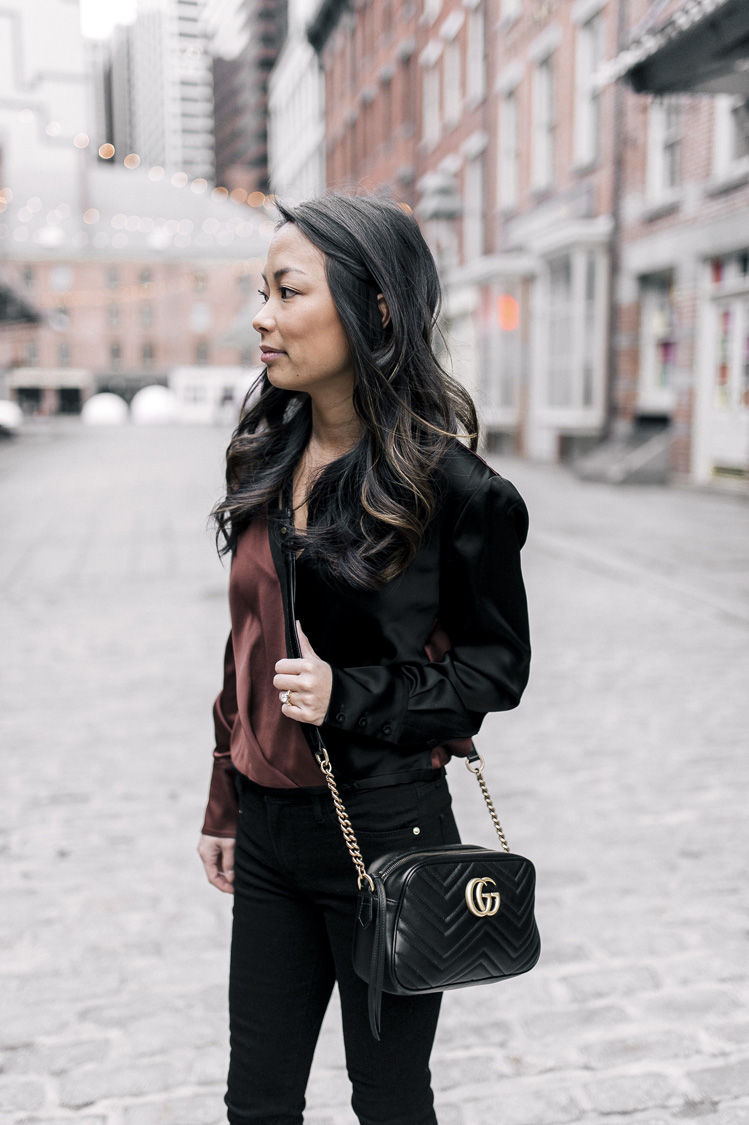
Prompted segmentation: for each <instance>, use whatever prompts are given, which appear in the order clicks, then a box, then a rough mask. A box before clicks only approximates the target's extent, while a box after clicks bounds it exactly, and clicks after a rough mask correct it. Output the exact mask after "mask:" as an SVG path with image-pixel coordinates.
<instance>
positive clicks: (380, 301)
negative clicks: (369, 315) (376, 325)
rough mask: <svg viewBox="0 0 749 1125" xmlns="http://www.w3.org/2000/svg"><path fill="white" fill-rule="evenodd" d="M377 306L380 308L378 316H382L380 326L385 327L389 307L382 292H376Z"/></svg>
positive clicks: (387, 320) (387, 322)
mask: <svg viewBox="0 0 749 1125" xmlns="http://www.w3.org/2000/svg"><path fill="white" fill-rule="evenodd" d="M377 308H378V309H379V310H380V316H381V317H382V327H383V328H387V326H388V324H390V309H389V308H388V303H387V301H386V300H385V298H384V297H383V295H382V293H378V294H377Z"/></svg>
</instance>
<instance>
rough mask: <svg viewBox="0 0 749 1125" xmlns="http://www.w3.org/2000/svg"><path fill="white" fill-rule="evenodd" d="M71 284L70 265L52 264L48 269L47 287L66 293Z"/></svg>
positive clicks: (71, 273) (71, 272)
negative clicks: (52, 266) (51, 267)
mask: <svg viewBox="0 0 749 1125" xmlns="http://www.w3.org/2000/svg"><path fill="white" fill-rule="evenodd" d="M72 285H73V271H72V269H71V268H70V266H54V268H53V269H51V270H50V271H49V287H50V289H54V291H55V292H56V293H67V291H68V290H69V289H71V288H72Z"/></svg>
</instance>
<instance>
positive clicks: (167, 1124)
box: [0, 426, 749, 1125]
mask: <svg viewBox="0 0 749 1125" xmlns="http://www.w3.org/2000/svg"><path fill="white" fill-rule="evenodd" d="M227 438H228V435H227V434H224V433H223V432H220V431H217V430H213V429H209V428H206V429H201V428H194V429H193V428H187V427H185V428H182V429H176V428H175V429H164V430H162V429H136V428H125V429H122V430H113V431H106V430H102V431H99V432H97V431H93V430H92V431H87V430H78V429H76V428H75V427H74V426H67V427H64V428H60V429H57V428H55V427H52V428H50V429H49V430H48V431H43V432H39V433H35V434H33V435H32V436H30V437H28V438H26V437H25V438H22V439H21V440H19V441H16V442H13V443H9V442H5V443H1V444H0V519H1V520H2V527H3V535H2V541H1V542H0V605H1V612H2V626H1V635H2V638H3V643H2V645H1V646H0V737H1V738H2V745H3V756H2V762H3V784H2V786H1V787H0V825H2V828H0V848H1V849H2V853H3V859H4V863H3V867H2V870H3V876H2V878H3V882H2V888H1V889H0V996H2V1000H1V1001H0V1006H1V1007H2V1018H0V1125H3V1123H7V1125H11V1123H12V1125H17V1123H21V1122H24V1123H29V1125H31V1123H32V1122H33V1123H34V1125H53V1123H54V1125H62V1123H63V1122H70V1121H76V1122H85V1123H87V1125H214V1123H215V1125H217V1123H218V1122H220V1121H222V1120H223V1119H224V1118H223V1110H222V1102H221V1098H222V1094H223V1078H224V1074H225V1070H226V1060H227V1046H226V1004H225V993H226V976H227V961H228V935H229V924H230V906H231V903H230V900H229V899H228V898H227V897H224V896H221V895H219V894H218V893H217V892H215V891H214V890H213V889H212V888H211V887H209V886H208V884H207V883H206V882H205V880H204V877H203V875H202V873H201V869H200V865H199V861H198V858H197V855H196V853H195V850H194V849H195V844H196V842H197V834H198V830H199V826H200V823H201V814H202V807H203V803H204V799H205V795H206V788H207V781H208V775H209V771H210V753H211V748H212V734H211V715H210V711H211V703H212V701H213V698H214V696H215V694H216V692H217V691H218V689H219V686H220V680H219V677H220V671H221V666H222V653H223V646H224V643H225V639H226V632H227V629H228V612H227V606H226V600H225V590H226V581H227V569H226V568H222V565H221V564H220V563H219V562H218V561H217V560H216V556H215V551H214V549H213V545H212V541H211V536H210V534H209V532H208V531H207V529H206V527H207V525H206V516H207V513H208V511H209V510H210V507H211V504H212V502H213V501H214V500H215V499H216V498H217V497H218V495H219V492H220V487H221V474H222V460H223V451H224V447H225V444H226V441H227ZM499 467H500V469H501V471H502V472H503V473H504V474H505V475H507V476H508V477H509V478H510V479H511V480H513V481H514V483H515V484H516V485H517V486H518V487H519V488H520V491H521V492H522V493H523V495H524V497H525V499H526V501H527V503H528V506H529V509H530V513H531V536H530V539H529V543H528V546H527V548H526V550H525V551H524V562H525V573H526V579H527V585H528V591H529V598H530V604H531V613H532V628H533V640H534V661H533V670H532V677H531V683H530V685H529V688H528V690H527V693H526V695H525V697H524V699H523V702H522V704H521V706H520V708H519V709H518V710H517V711H514V712H511V713H508V714H504V715H498V716H494V717H492V718H490V719H489V720H488V721H487V723H486V725H485V729H484V732H483V733H482V736H481V738H480V743H479V744H480V748H481V749H482V750H483V752H484V754H485V757H486V760H487V780H488V783H489V786H490V789H491V791H492V794H493V795H494V799H495V803H496V804H497V807H498V809H499V812H500V816H501V819H502V821H503V824H504V827H505V830H506V832H507V835H508V837H509V840H510V843H511V844H512V846H513V848H514V849H515V850H517V851H519V852H521V853H523V854H526V855H528V856H530V857H531V858H532V859H533V860H534V862H535V863H536V866H537V870H538V920H539V926H540V928H541V933H542V939H543V942H544V952H543V955H542V960H541V962H540V964H539V966H538V968H537V969H535V970H534V971H533V972H532V973H531V974H529V975H528V976H526V977H523V978H519V979H518V980H515V981H511V982H506V983H504V984H500V985H496V986H493V987H491V988H484V989H466V990H461V991H457V992H454V993H451V994H448V995H447V996H446V997H445V1001H444V1009H443V1012H444V1015H443V1019H442V1023H441V1026H440V1031H439V1035H438V1041H437V1045H436V1048H435V1053H434V1056H433V1063H434V1065H433V1071H434V1077H435V1087H436V1091H437V1105H438V1111H439V1120H440V1125H565V1123H566V1122H578V1121H580V1122H585V1123H586V1125H588V1123H590V1125H603V1123H604V1122H607V1123H611V1125H619V1123H623V1122H625V1121H626V1122H627V1123H631V1125H665V1123H670V1122H674V1123H678V1122H683V1121H684V1120H685V1119H689V1118H692V1117H695V1118H696V1117H699V1118H701V1119H704V1120H705V1122H706V1125H742V1123H749V1016H748V1015H747V1000H748V999H749V988H748V986H747V978H748V977H749V943H748V942H747V920H746V903H745V900H744V901H742V900H743V899H744V896H745V894H746V890H745V887H746V871H747V856H748V855H749V826H748V824H747V821H748V818H747V813H746V796H745V794H746V781H747V773H748V772H749V770H748V768H747V760H748V756H747V752H746V751H747V745H746V743H747V736H746V731H747V729H749V715H748V714H747V711H748V710H749V709H748V708H747V694H748V693H747V682H748V680H749V677H748V676H747V672H748V671H749V667H748V665H749V661H748V660H747V633H748V632H749V565H748V564H749V535H748V534H747V530H748V523H749V508H748V507H747V505H746V503H745V502H744V501H742V500H741V499H739V498H734V497H730V496H725V497H724V496H713V495H705V494H702V493H691V492H688V491H676V490H668V489H661V488H652V489H640V490H637V489H632V490H630V489H612V488H610V487H607V486H603V485H596V484H583V483H581V482H579V481H577V480H576V479H575V478H573V477H570V476H569V475H568V474H567V473H565V472H564V471H562V470H559V469H556V468H546V467H539V466H533V465H529V464H527V463H523V462H517V463H513V462H509V461H507V460H504V461H502V462H501V464H500V466H499ZM450 778H451V786H452V788H453V792H454V794H455V803H456V809H457V815H458V820H459V822H460V823H461V825H462V828H463V834H464V838H465V839H471V840H475V841H476V842H480V843H481V842H485V843H491V823H490V821H489V818H488V817H487V816H486V815H485V814H484V813H483V812H482V807H483V806H482V802H481V800H480V796H479V794H478V791H477V786H476V785H475V782H474V781H473V779H472V778H471V777H470V776H469V775H468V773H467V771H465V770H464V769H463V767H462V766H461V765H460V763H456V764H454V765H453V767H452V769H451V774H450ZM742 783H743V784H742ZM742 789H743V792H742ZM474 790H476V791H475V792H474ZM348 1099H349V1088H348V1083H347V1080H346V1075H345V1067H344V1061H343V1051H342V1046H341V1042H340V1030H339V1020H338V1015H337V1011H336V1004H335V1002H334V1003H333V1004H332V1005H331V1010H330V1012H329V1013H328V1017H327V1019H326V1024H325V1028H324V1032H323V1036H322V1038H321V1042H320V1047H319V1050H318V1054H317V1058H316V1061H315V1068H314V1071H313V1076H312V1079H311V1082H310V1087H309V1092H308V1106H309V1111H308V1114H307V1117H306V1120H307V1121H308V1122H309V1123H310V1125H354V1118H353V1116H352V1114H351V1110H350V1108H349V1107H348Z"/></svg>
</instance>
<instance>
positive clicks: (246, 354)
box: [239, 348, 254, 367]
mask: <svg viewBox="0 0 749 1125" xmlns="http://www.w3.org/2000/svg"><path fill="white" fill-rule="evenodd" d="M253 354H254V350H253V349H252V348H242V350H241V352H240V353H239V362H240V363H241V364H242V367H252V357H253Z"/></svg>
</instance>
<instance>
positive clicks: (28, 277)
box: [23, 266, 36, 289]
mask: <svg viewBox="0 0 749 1125" xmlns="http://www.w3.org/2000/svg"><path fill="white" fill-rule="evenodd" d="M35 281H36V273H35V271H34V267H33V266H24V267H23V283H24V285H25V286H26V288H27V289H33V288H34V282H35Z"/></svg>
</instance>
